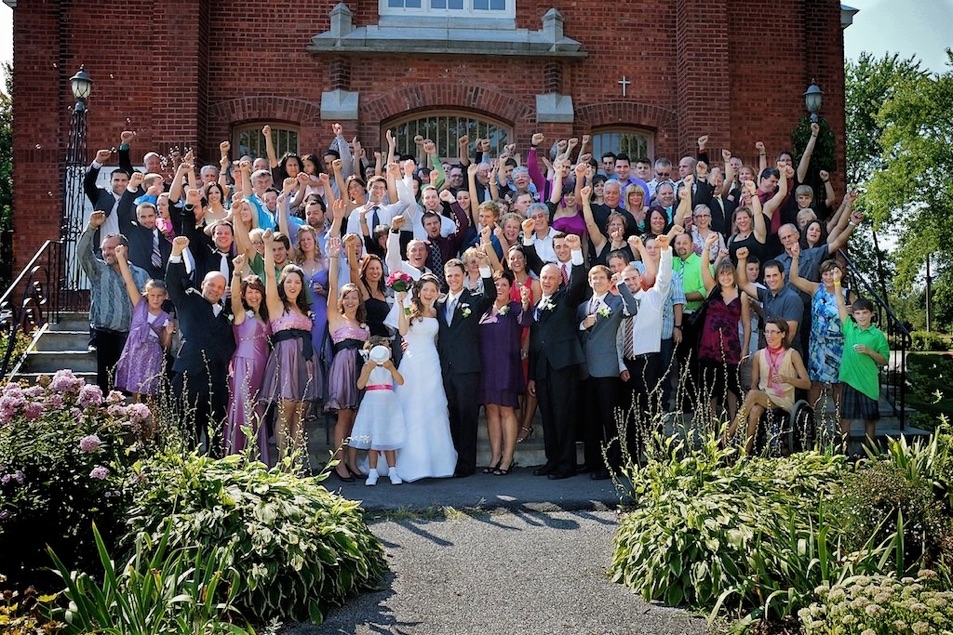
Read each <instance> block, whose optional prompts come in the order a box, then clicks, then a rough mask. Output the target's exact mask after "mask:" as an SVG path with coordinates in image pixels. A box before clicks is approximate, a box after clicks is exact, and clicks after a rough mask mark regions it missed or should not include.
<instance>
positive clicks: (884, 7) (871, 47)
mask: <svg viewBox="0 0 953 635" xmlns="http://www.w3.org/2000/svg"><path fill="white" fill-rule="evenodd" d="M846 4H848V5H850V6H852V7H854V8H855V9H860V13H858V14H857V15H856V16H855V17H854V24H853V25H851V26H850V27H849V28H848V29H847V30H846V31H845V32H844V49H845V51H844V53H845V56H846V57H847V59H856V58H857V56H858V55H859V54H860V52H861V51H871V52H873V53H874V54H876V55H877V56H878V57H879V56H880V55H882V54H883V53H887V52H898V53H900V54H901V55H902V56H903V57H909V56H910V55H912V54H917V55H918V56H919V57H920V58H921V59H922V60H923V65H924V67H926V68H927V69H929V70H932V71H936V72H943V71H944V70H946V67H945V61H946V54H945V53H944V48H945V47H946V46H951V45H953V39H951V38H949V37H948V36H946V37H944V33H943V28H944V27H948V26H949V25H950V24H953V0H926V1H920V2H899V1H898V0H848V1H847V2H846ZM11 59H13V10H12V9H11V8H10V7H8V6H7V5H5V4H0V61H10V60H11Z"/></svg>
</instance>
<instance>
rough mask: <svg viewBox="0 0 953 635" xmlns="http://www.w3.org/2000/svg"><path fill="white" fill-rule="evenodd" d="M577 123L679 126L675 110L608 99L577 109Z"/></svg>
mask: <svg viewBox="0 0 953 635" xmlns="http://www.w3.org/2000/svg"><path fill="white" fill-rule="evenodd" d="M576 123H577V124H578V125H580V126H582V127H586V126H588V128H590V129H591V128H602V127H607V126H623V125H625V126H637V127H639V128H649V129H652V130H662V129H670V130H674V129H675V128H676V127H677V126H678V117H677V115H676V113H675V111H674V110H668V109H666V108H659V107H658V106H652V105H649V104H640V103H637V102H628V101H606V102H601V103H597V104H589V105H587V106H580V107H579V108H577V109H576Z"/></svg>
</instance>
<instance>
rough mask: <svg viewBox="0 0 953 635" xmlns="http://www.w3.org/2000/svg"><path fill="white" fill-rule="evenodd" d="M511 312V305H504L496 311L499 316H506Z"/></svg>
mask: <svg viewBox="0 0 953 635" xmlns="http://www.w3.org/2000/svg"><path fill="white" fill-rule="evenodd" d="M509 312H510V305H509V304H504V305H503V306H501V307H500V308H499V309H497V310H496V314H497V315H506V314H507V313H509Z"/></svg>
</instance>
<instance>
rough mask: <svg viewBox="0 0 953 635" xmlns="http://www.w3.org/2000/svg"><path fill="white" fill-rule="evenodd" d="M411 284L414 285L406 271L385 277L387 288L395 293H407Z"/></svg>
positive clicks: (392, 273) (395, 272) (393, 272)
mask: <svg viewBox="0 0 953 635" xmlns="http://www.w3.org/2000/svg"><path fill="white" fill-rule="evenodd" d="M412 284H414V279H413V278H411V277H410V274H409V273H407V272H406V271H400V270H398V271H392V272H391V273H390V275H389V276H387V286H388V287H390V288H391V289H393V290H394V291H396V292H397V293H400V292H401V291H407V290H408V289H410V287H411V285H412Z"/></svg>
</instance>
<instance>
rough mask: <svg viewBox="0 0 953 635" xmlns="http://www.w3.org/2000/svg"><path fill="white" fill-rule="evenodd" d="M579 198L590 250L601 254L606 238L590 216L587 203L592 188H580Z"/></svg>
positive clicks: (589, 205) (590, 205)
mask: <svg viewBox="0 0 953 635" xmlns="http://www.w3.org/2000/svg"><path fill="white" fill-rule="evenodd" d="M577 174H578V169H577ZM579 196H580V198H581V199H582V217H583V218H584V219H585V221H586V231H587V232H589V242H590V243H591V244H592V248H593V249H594V250H595V252H596V253H597V254H601V253H602V248H603V247H605V244H606V237H605V235H604V234H603V233H602V230H601V229H599V225H597V224H596V219H595V217H594V216H593V215H592V204H591V203H590V202H589V199H590V198H591V197H592V188H591V187H590V186H588V185H587V186H586V187H584V188H582V190H580V192H579Z"/></svg>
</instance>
